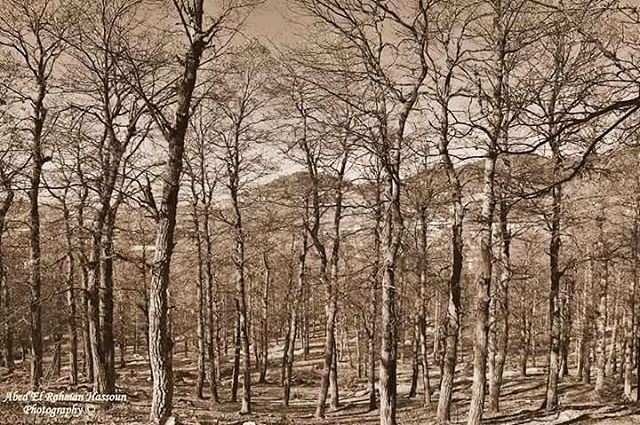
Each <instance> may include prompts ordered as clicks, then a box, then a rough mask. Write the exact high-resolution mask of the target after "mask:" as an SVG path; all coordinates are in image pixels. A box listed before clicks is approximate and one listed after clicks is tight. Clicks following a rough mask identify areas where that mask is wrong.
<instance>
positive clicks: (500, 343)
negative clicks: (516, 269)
mask: <svg viewBox="0 0 640 425" xmlns="http://www.w3.org/2000/svg"><path fill="white" fill-rule="evenodd" d="M508 208H509V207H508V206H507V201H506V199H504V194H502V195H501V198H500V211H499V217H500V263H501V264H500V277H499V281H498V287H497V288H496V290H495V308H496V317H495V319H496V321H495V323H494V327H495V357H494V359H493V360H494V362H493V363H494V366H493V373H492V375H491V380H490V382H489V403H490V405H489V410H490V411H491V412H499V411H500V404H499V403H500V389H501V387H502V374H503V370H504V364H505V361H506V356H507V347H508V343H509V284H510V283H511V232H510V230H509V227H508V221H507V219H508V213H509V211H508Z"/></svg>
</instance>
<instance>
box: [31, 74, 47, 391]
mask: <svg viewBox="0 0 640 425" xmlns="http://www.w3.org/2000/svg"><path fill="white" fill-rule="evenodd" d="M44 72H45V70H44V69H42V71H41V73H38V76H37V77H38V78H37V85H38V89H37V90H38V94H37V96H36V99H35V101H34V103H33V115H32V117H31V121H32V124H33V129H32V135H33V139H32V145H31V175H30V176H29V191H28V197H29V247H30V250H29V288H30V300H29V303H30V304H29V309H30V313H31V314H30V333H31V388H32V389H33V390H37V389H39V388H40V385H41V384H42V299H41V289H42V273H41V264H40V259H41V253H40V203H39V195H40V180H41V176H42V165H43V164H44V161H45V159H44V156H43V154H42V138H43V130H44V123H45V119H46V116H47V110H46V108H45V106H44V99H45V96H46V93H47V85H46V79H45V77H44V76H43V75H42V74H44Z"/></svg>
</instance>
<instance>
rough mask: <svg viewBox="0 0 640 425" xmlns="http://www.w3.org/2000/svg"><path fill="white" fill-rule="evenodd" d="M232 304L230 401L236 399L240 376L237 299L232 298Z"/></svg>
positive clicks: (233, 401)
mask: <svg viewBox="0 0 640 425" xmlns="http://www.w3.org/2000/svg"><path fill="white" fill-rule="evenodd" d="M234 304H235V313H236V314H235V326H234V329H235V331H234V333H233V344H234V350H233V369H232V371H231V400H230V401H231V402H232V403H235V402H236V401H238V379H239V376H240V351H241V348H242V347H241V344H240V314H239V310H240V309H239V307H238V300H237V299H236V300H234Z"/></svg>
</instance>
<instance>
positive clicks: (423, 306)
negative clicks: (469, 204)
mask: <svg viewBox="0 0 640 425" xmlns="http://www.w3.org/2000/svg"><path fill="white" fill-rule="evenodd" d="M419 214H420V216H419V219H420V235H419V243H418V245H419V251H420V258H419V260H418V263H419V267H420V268H419V273H420V297H419V300H418V303H419V305H418V311H419V312H420V314H419V315H418V317H417V322H416V328H415V332H416V336H415V338H416V351H415V357H416V368H417V362H418V360H417V357H418V352H420V354H421V355H422V359H421V361H422V383H423V387H424V404H425V406H428V405H430V404H431V385H430V383H429V362H428V346H427V303H428V297H429V294H428V293H427V291H428V282H427V271H428V270H427V255H428V252H427V227H428V220H427V209H426V207H423V208H420V210H419ZM436 296H437V294H436ZM436 317H437V316H436ZM435 322H436V323H437V319H436V321H435ZM436 327H437V324H436ZM434 338H437V337H436V336H435V335H434ZM435 341H436V340H435V339H434V346H435V345H437V343H436V342H435ZM418 346H419V348H418Z"/></svg>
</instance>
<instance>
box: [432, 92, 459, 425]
mask: <svg viewBox="0 0 640 425" xmlns="http://www.w3.org/2000/svg"><path fill="white" fill-rule="evenodd" d="M449 90H450V87H449V86H447V91H449ZM438 151H439V153H440V160H441V162H442V165H443V166H444V168H445V170H446V172H447V181H448V183H449V186H450V188H451V198H450V203H451V204H450V205H451V211H452V215H453V221H452V224H451V242H450V246H451V273H450V275H449V285H448V288H447V292H448V300H447V311H446V312H445V313H444V316H445V321H444V326H443V330H444V334H445V335H444V354H443V358H442V360H441V361H442V372H441V374H440V393H439V396H438V409H437V411H436V420H437V422H438V423H439V424H446V423H448V422H449V420H450V417H451V396H452V394H453V378H454V375H455V370H456V363H457V353H458V337H459V334H460V312H461V305H460V293H461V285H460V281H461V278H462V267H463V261H464V257H463V233H462V232H463V221H464V212H465V208H464V205H463V204H462V186H461V185H460V182H459V180H458V175H457V171H456V169H455V168H454V165H453V162H452V161H451V157H450V156H449V103H448V100H445V101H443V102H442V110H441V116H440V137H439V142H438Z"/></svg>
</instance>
